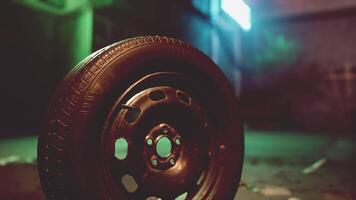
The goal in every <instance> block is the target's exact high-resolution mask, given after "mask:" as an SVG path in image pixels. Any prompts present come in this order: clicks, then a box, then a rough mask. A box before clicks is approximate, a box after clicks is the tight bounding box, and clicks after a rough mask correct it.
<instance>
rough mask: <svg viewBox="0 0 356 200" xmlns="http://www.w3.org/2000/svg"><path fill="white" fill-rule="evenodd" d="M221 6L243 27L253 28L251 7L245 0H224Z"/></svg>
mask: <svg viewBox="0 0 356 200" xmlns="http://www.w3.org/2000/svg"><path fill="white" fill-rule="evenodd" d="M221 3H222V4H221V8H222V9H223V10H224V11H225V12H226V13H227V14H228V15H229V16H230V17H231V18H233V19H234V20H235V21H236V22H237V23H238V24H239V25H240V26H241V28H242V29H244V30H246V31H248V30H250V29H251V9H250V7H249V6H248V5H247V4H246V3H245V2H244V1H243V0H222V1H221Z"/></svg>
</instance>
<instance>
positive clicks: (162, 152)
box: [156, 136, 172, 158]
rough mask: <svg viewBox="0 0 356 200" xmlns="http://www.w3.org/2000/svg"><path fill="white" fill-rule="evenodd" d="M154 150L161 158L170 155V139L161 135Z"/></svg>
mask: <svg viewBox="0 0 356 200" xmlns="http://www.w3.org/2000/svg"><path fill="white" fill-rule="evenodd" d="M156 151H157V154H158V156H160V157H161V158H167V157H168V156H170V155H171V152H172V143H171V140H170V139H169V138H168V137H166V136H163V137H161V138H160V139H159V140H158V142H157V145H156Z"/></svg>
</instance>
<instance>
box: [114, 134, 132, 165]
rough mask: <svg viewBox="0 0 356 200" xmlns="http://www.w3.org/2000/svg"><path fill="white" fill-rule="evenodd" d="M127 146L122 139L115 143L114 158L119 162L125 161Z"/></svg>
mask: <svg viewBox="0 0 356 200" xmlns="http://www.w3.org/2000/svg"><path fill="white" fill-rule="evenodd" d="M128 148H129V144H128V143H127V141H126V140H125V139H124V138H119V139H117V140H116V142H115V157H116V158H117V159H119V160H125V159H126V157H127V152H128Z"/></svg>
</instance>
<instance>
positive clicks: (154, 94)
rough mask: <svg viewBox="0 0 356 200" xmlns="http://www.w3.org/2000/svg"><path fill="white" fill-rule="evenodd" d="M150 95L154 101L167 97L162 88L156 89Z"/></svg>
mask: <svg viewBox="0 0 356 200" xmlns="http://www.w3.org/2000/svg"><path fill="white" fill-rule="evenodd" d="M149 97H150V99H151V100H152V101H160V100H162V99H165V98H166V95H165V94H164V92H163V91H161V90H155V91H152V92H150V94H149Z"/></svg>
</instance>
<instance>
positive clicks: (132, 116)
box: [125, 107, 141, 123]
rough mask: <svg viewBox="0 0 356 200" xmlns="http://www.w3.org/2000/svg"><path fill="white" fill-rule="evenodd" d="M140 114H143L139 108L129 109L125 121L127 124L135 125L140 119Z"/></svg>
mask: <svg viewBox="0 0 356 200" xmlns="http://www.w3.org/2000/svg"><path fill="white" fill-rule="evenodd" d="M140 114H141V109H140V108H138V107H132V108H129V109H127V112H126V114H125V121H126V122H127V123H133V122H135V121H136V120H137V119H138V117H139V116H140Z"/></svg>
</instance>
